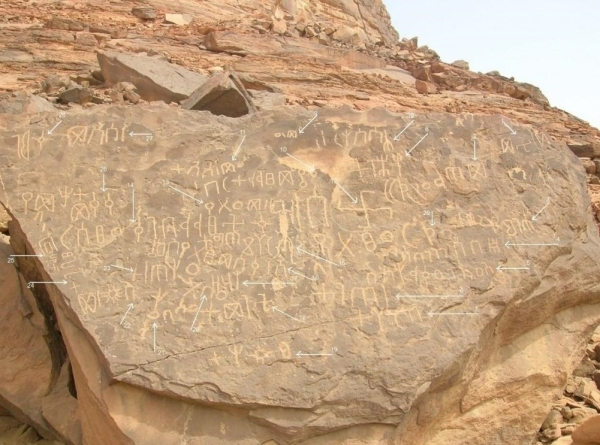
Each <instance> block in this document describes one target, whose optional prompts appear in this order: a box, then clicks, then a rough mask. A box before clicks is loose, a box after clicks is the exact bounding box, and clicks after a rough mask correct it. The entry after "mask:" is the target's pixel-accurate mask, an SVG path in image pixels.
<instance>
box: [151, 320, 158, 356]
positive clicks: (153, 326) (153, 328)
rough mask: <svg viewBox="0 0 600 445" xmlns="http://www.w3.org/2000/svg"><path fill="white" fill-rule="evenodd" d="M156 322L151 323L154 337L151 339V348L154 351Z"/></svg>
mask: <svg viewBox="0 0 600 445" xmlns="http://www.w3.org/2000/svg"><path fill="white" fill-rule="evenodd" d="M156 327H157V326H156V323H152V330H153V331H154V338H153V341H152V350H153V351H154V352H156Z"/></svg>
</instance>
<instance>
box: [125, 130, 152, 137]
mask: <svg viewBox="0 0 600 445" xmlns="http://www.w3.org/2000/svg"><path fill="white" fill-rule="evenodd" d="M129 136H130V137H134V136H152V133H134V132H133V131H131V132H130V133H129Z"/></svg>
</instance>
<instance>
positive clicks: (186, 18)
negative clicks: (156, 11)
mask: <svg viewBox="0 0 600 445" xmlns="http://www.w3.org/2000/svg"><path fill="white" fill-rule="evenodd" d="M193 20H194V17H192V16H191V15H190V14H165V23H170V24H173V25H178V26H187V25H189V24H190V23H192V21H193Z"/></svg>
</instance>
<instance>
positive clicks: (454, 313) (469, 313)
mask: <svg viewBox="0 0 600 445" xmlns="http://www.w3.org/2000/svg"><path fill="white" fill-rule="evenodd" d="M427 315H429V316H430V317H433V316H434V315H438V316H444V315H479V312H427Z"/></svg>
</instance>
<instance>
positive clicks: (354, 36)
mask: <svg viewBox="0 0 600 445" xmlns="http://www.w3.org/2000/svg"><path fill="white" fill-rule="evenodd" d="M331 38H332V39H333V40H337V41H338V42H342V43H350V44H355V43H358V42H360V37H359V35H358V30H356V29H353V28H350V27H349V26H346V25H342V26H340V27H338V29H337V30H336V31H335V32H334V33H333V34H332V35H331Z"/></svg>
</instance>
